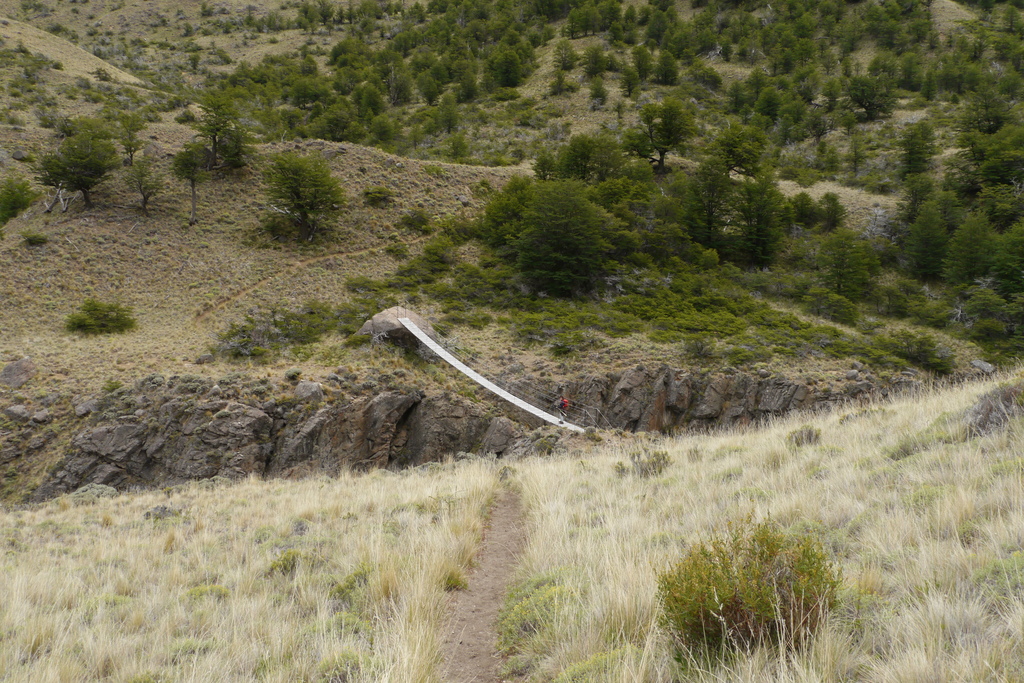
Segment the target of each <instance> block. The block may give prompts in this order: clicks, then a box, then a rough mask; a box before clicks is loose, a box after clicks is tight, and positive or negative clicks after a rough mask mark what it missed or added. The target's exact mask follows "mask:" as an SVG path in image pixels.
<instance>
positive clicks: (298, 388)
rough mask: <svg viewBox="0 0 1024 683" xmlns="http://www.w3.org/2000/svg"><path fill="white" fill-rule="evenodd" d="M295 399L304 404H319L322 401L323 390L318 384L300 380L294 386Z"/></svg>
mask: <svg viewBox="0 0 1024 683" xmlns="http://www.w3.org/2000/svg"><path fill="white" fill-rule="evenodd" d="M295 398H297V399H298V400H300V401H302V402H304V403H319V402H320V401H323V400H324V389H323V387H322V386H320V383H319V382H310V381H308V380H302V381H301V382H299V383H298V384H297V385H295Z"/></svg>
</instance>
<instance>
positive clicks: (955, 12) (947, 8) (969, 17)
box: [929, 0, 978, 38]
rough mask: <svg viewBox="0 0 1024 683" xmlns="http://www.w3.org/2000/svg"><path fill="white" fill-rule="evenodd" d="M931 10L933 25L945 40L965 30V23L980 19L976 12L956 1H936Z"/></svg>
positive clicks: (930, 7)
mask: <svg viewBox="0 0 1024 683" xmlns="http://www.w3.org/2000/svg"><path fill="white" fill-rule="evenodd" d="M929 9H930V10H931V13H932V25H934V26H935V30H936V31H938V32H939V35H941V36H942V37H943V38H945V37H946V36H947V35H949V34H950V33H956V32H958V31H961V30H963V29H962V24H963V23H965V22H969V21H977V19H978V17H977V16H976V15H975V14H974V12H972V11H971V10H970V9H968V8H967V7H965V6H964V5H961V4H960V3H959V2H954V0H934V1H933V2H932V3H931V4H930V5H929Z"/></svg>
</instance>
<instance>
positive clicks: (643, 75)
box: [632, 45, 654, 83]
mask: <svg viewBox="0 0 1024 683" xmlns="http://www.w3.org/2000/svg"><path fill="white" fill-rule="evenodd" d="M632 56H633V68H634V69H636V75H637V76H639V77H640V82H641V83H646V82H647V79H648V78H650V77H651V73H652V72H653V71H654V57H653V56H651V51H650V50H648V49H647V48H646V47H645V46H643V45H637V46H636V47H634V48H633V53H632Z"/></svg>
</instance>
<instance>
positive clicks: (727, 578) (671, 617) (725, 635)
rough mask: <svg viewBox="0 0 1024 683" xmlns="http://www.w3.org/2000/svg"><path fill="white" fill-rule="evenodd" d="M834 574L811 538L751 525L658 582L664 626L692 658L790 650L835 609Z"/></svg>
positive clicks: (735, 528) (733, 528)
mask: <svg viewBox="0 0 1024 683" xmlns="http://www.w3.org/2000/svg"><path fill="white" fill-rule="evenodd" d="M840 581H841V580H840V574H839V570H838V569H837V568H836V567H835V566H834V565H833V564H832V562H831V561H830V560H829V558H828V557H827V556H826V553H825V550H824V548H823V546H822V544H821V542H820V541H819V540H818V539H817V538H816V537H814V536H812V535H811V534H810V533H809V532H808V533H804V534H787V533H786V532H784V531H783V530H781V529H780V528H779V527H778V526H777V525H776V524H774V523H773V522H771V521H767V522H762V523H760V524H753V523H752V522H750V521H749V520H748V521H746V522H743V523H740V524H735V525H730V528H729V531H728V532H727V533H726V534H724V535H721V536H717V537H714V538H712V539H710V540H708V541H706V542H703V543H696V544H694V545H693V546H691V547H690V548H688V549H687V551H686V553H685V555H684V556H683V558H682V559H681V561H680V562H679V563H678V564H677V565H676V566H675V567H673V568H671V569H669V570H668V571H666V572H664V573H662V574H659V576H658V595H659V598H660V600H661V604H662V606H663V608H664V621H665V625H666V627H667V628H668V630H669V631H670V632H671V633H672V634H673V635H674V636H675V638H676V639H677V640H678V641H679V643H680V644H681V645H683V646H685V647H687V648H695V649H697V650H698V651H701V650H704V651H708V650H712V651H713V650H719V649H722V648H727V649H749V648H752V647H755V646H758V645H775V644H783V645H785V646H795V645H798V644H800V643H801V642H802V641H803V640H804V639H805V638H806V637H808V636H810V635H811V634H813V633H814V631H815V630H816V629H817V628H818V627H819V626H820V625H821V624H822V623H823V620H824V618H825V616H826V615H827V614H828V612H829V611H830V610H831V609H832V608H833V607H834V606H835V604H836V593H837V591H838V589H839V586H840Z"/></svg>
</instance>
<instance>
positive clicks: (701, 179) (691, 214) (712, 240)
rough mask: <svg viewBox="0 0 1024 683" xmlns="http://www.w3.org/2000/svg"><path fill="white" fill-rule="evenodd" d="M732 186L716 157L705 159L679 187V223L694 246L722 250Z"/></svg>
mask: <svg viewBox="0 0 1024 683" xmlns="http://www.w3.org/2000/svg"><path fill="white" fill-rule="evenodd" d="M732 192H733V185H732V181H731V180H730V179H729V169H728V167H727V166H726V165H725V163H724V162H723V161H722V160H721V159H720V158H719V157H717V156H711V157H708V158H706V159H705V160H704V161H702V162H701V163H700V165H699V166H698V167H697V170H696V171H695V172H694V174H693V177H691V178H689V179H688V181H687V182H686V183H685V185H684V186H683V190H682V193H681V194H682V204H683V220H684V222H685V224H686V229H687V232H689V234H690V236H691V237H692V238H693V240H694V241H695V242H697V243H698V244H700V245H702V246H704V247H707V248H709V249H716V250H718V251H719V252H721V251H722V247H723V246H724V244H723V243H724V237H723V228H724V227H725V225H726V223H727V221H728V219H729V209H730V206H731V205H732Z"/></svg>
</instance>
